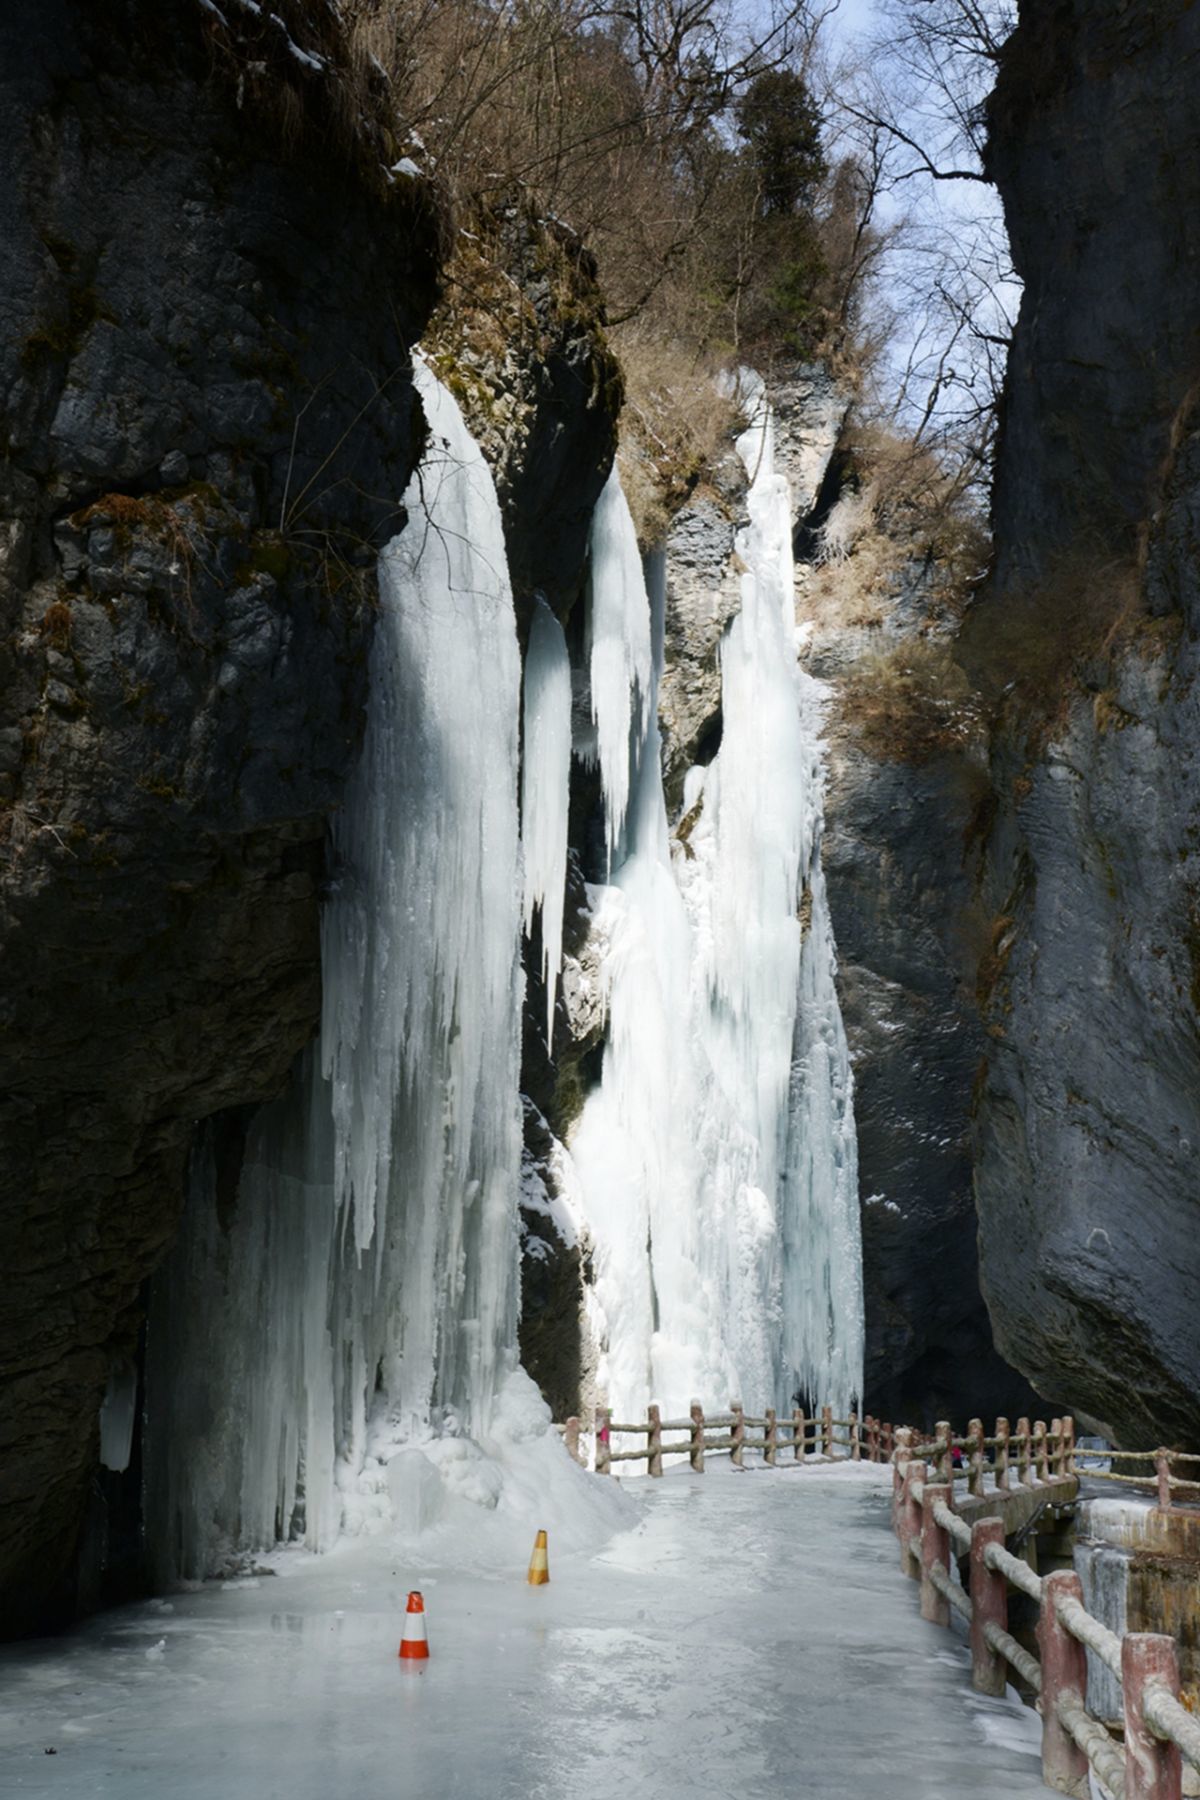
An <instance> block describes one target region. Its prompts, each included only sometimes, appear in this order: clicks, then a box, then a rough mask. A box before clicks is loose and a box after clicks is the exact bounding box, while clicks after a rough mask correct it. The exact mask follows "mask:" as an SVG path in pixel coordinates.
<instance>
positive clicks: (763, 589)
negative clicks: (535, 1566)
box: [571, 384, 862, 1417]
mask: <svg viewBox="0 0 1200 1800" xmlns="http://www.w3.org/2000/svg"><path fill="white" fill-rule="evenodd" d="M747 393H748V399H749V404H750V407H751V409H752V410H753V411H754V413H755V419H754V423H753V424H752V425H751V427H750V429H749V430H748V431H747V432H746V433H745V434H744V436H743V438H742V439H741V440H740V442H739V446H738V447H739V451H740V453H741V455H742V457H743V460H744V462H745V464H746V467H747V470H748V472H749V473H750V475H751V478H752V485H751V491H750V497H749V513H750V523H749V527H748V528H747V529H746V530H745V531H744V532H743V533H741V534H740V536H739V540H738V545H737V550H738V554H739V556H740V558H741V560H742V562H743V564H744V566H745V574H744V575H743V577H742V582H741V609H740V612H739V615H738V617H737V618H736V619H735V620H734V622H733V624H732V625H731V627H730V629H729V632H728V635H727V638H726V641H725V644H724V646H723V651H722V707H723V717H724V730H723V736H722V742H721V748H720V751H719V753H718V755H717V757H716V758H715V759H714V761H713V762H712V763H711V764H710V765H709V766H708V767H707V768H705V769H701V768H697V769H693V770H692V771H691V772H690V774H689V777H688V781H687V788H686V795H685V811H686V812H688V813H690V814H691V815H692V817H693V821H694V823H693V825H692V828H691V830H690V832H689V836H688V842H687V844H686V846H678V847H677V850H676V856H675V860H674V862H673V861H672V855H671V849H670V844H669V839H668V832H667V820H666V812H665V806H664V802H663V793H662V782H661V773H660V746H659V737H658V728H657V721H656V717H655V711H656V708H655V685H656V681H657V676H658V673H659V671H660V667H661V665H660V664H659V663H658V662H657V661H656V664H655V668H654V670H653V674H652V681H651V684H650V705H649V707H648V708H647V713H646V724H645V726H644V728H643V731H642V734H641V736H640V739H639V738H637V737H636V736H635V738H634V741H633V747H632V751H631V755H630V759H629V768H630V773H631V782H632V786H631V790H630V791H631V793H632V803H631V805H630V807H629V816H628V819H627V820H624V821H623V823H622V821H620V820H614V819H613V818H611V817H610V820H609V836H610V842H611V843H613V844H615V845H616V846H617V850H616V855H615V859H614V867H613V872H612V876H611V883H610V885H609V886H608V887H607V888H605V889H603V890H600V891H599V892H598V893H597V894H596V896H595V901H596V906H597V910H598V915H599V916H598V919H597V924H598V926H599V927H600V928H601V930H602V933H603V935H604V936H605V937H606V938H607V940H608V942H609V944H610V946H611V947H610V950H609V953H608V955H607V958H606V966H605V980H606V986H607V1000H608V1009H609V1035H608V1043H607V1047H606V1051H605V1061H604V1070H603V1077H602V1081H601V1084H600V1087H599V1088H598V1089H597V1090H596V1091H595V1092H594V1093H593V1094H592V1095H591V1096H590V1097H589V1099H588V1102H587V1104H586V1106H585V1109H584V1113H583V1116H582V1118H581V1120H580V1121H579V1124H578V1126H577V1128H576V1130H575V1132H574V1134H573V1136H572V1140H571V1149H572V1152H573V1155H574V1157H575V1160H576V1163H577V1165H578V1169H579V1174H580V1177H581V1180H582V1184H583V1190H584V1194H585V1202H586V1209H587V1215H588V1220H589V1225H590V1227H591V1230H592V1233H593V1236H594V1239H595V1255H594V1267H595V1271H596V1298H597V1301H598V1302H599V1306H600V1309H601V1311H602V1314H603V1355H602V1363H601V1369H600V1380H601V1384H602V1385H603V1386H604V1387H605V1388H606V1390H607V1394H608V1398H609V1400H610V1401H611V1403H612V1404H613V1405H614V1406H615V1407H617V1409H618V1410H619V1411H621V1412H622V1413H626V1414H628V1413H629V1412H630V1411H632V1414H633V1416H635V1417H636V1416H639V1414H641V1413H642V1412H644V1407H645V1403H646V1401H647V1400H648V1399H650V1398H651V1397H653V1398H655V1399H658V1400H659V1401H660V1402H661V1403H662V1404H664V1405H665V1406H667V1407H668V1408H670V1409H671V1410H672V1411H677V1410H678V1409H679V1408H681V1407H686V1404H687V1402H688V1401H689V1400H690V1399H692V1398H694V1397H699V1398H701V1399H703V1400H704V1401H705V1402H706V1403H716V1404H724V1403H726V1402H728V1400H729V1399H730V1398H731V1396H732V1395H733V1394H734V1392H735V1390H736V1391H738V1392H741V1393H742V1394H743V1395H744V1396H745V1397H746V1398H747V1400H748V1401H749V1402H750V1403H751V1404H753V1405H762V1404H767V1403H786V1402H787V1400H788V1399H789V1397H790V1395H791V1393H792V1391H793V1390H794V1389H796V1388H797V1387H798V1388H800V1389H801V1390H802V1391H803V1392H804V1393H805V1394H806V1395H812V1396H814V1397H819V1398H820V1399H821V1400H823V1401H824V1400H829V1401H831V1402H832V1403H833V1404H834V1405H835V1406H838V1407H843V1408H844V1407H846V1406H848V1405H849V1404H850V1402H851V1398H852V1396H854V1395H856V1394H857V1393H858V1392H859V1391H860V1389H861V1379H862V1374H861V1371H862V1292H861V1274H860V1262H859V1244H858V1198H857V1173H856V1166H855V1139H854V1123H853V1111H852V1102H851V1086H852V1084H851V1076H850V1066H849V1057H848V1054H847V1048H846V1041H845V1035H844V1032H843V1029H842V1023H841V1017H840V1012H839V1009H838V1004H837V997H836V992H835V987H834V971H835V957H834V946H833V937H832V932H831V929H830V925H829V916H828V908H827V905H826V901H825V890H824V882H823V878H822V875H821V867H820V834H821V818H822V804H823V782H822V769H821V751H820V738H819V730H820V724H819V714H820V708H819V696H820V690H819V688H818V686H817V684H816V683H814V682H812V681H811V680H810V679H809V678H807V677H805V676H802V675H800V674H799V673H798V671H797V669H796V656H795V630H794V599H793V571H792V551H791V498H790V493H789V489H788V484H787V481H786V479H785V478H784V477H783V476H782V475H778V474H776V472H775V467H774V442H773V423H772V420H771V417H770V413H769V410H768V409H767V407H766V405H765V401H764V399H763V394H762V388H761V384H756V385H753V386H750V387H749V388H748V390H747ZM637 571H638V556H637V545H636V542H635V540H634V536H633V530H632V526H629V527H628V529H625V528H624V526H623V524H622V523H621V522H620V521H618V520H617V519H616V518H615V516H614V515H613V514H611V513H610V515H609V518H608V521H607V525H606V529H605V530H604V531H603V532H602V533H597V534H595V536H594V538H593V571H592V592H593V604H594V605H602V606H604V607H605V609H606V616H607V617H608V618H610V619H613V618H615V617H616V616H617V614H618V605H617V604H616V603H615V602H612V601H610V600H607V599H606V595H607V594H608V591H609V589H610V587H611V588H612V589H613V590H615V592H616V593H617V594H618V595H619V596H620V611H621V613H622V615H623V616H626V617H628V616H629V611H630V603H629V600H628V596H629V594H630V592H631V591H632V589H633V587H634V585H635V583H636V581H637ZM651 574H652V580H651V588H652V590H653V599H654V610H655V612H656V613H657V614H659V615H660V616H661V608H662V593H661V569H652V571H651ZM643 593H644V589H643ZM642 604H643V608H644V615H645V616H649V614H650V611H651V607H650V603H649V600H647V599H643V603H642ZM655 637H656V650H657V651H658V652H659V654H661V651H660V649H659V646H660V645H661V624H659V629H658V631H657V632H656V633H655ZM634 641H635V642H636V643H641V642H642V641H643V627H642V625H641V623H640V621H639V623H638V625H637V626H636V630H635V635H634ZM618 660H619V659H618V658H617V657H616V655H615V654H614V656H613V658H612V665H613V666H614V667H615V666H617V664H618ZM626 660H627V662H628V663H632V662H633V660H634V653H633V652H630V654H629V656H628V657H627V659H626ZM606 704H609V705H611V701H608V702H606ZM605 792H606V795H607V794H608V793H610V792H612V793H614V794H616V795H617V796H618V797H619V796H620V794H621V792H622V789H621V784H620V783H619V782H617V781H615V780H614V781H611V782H610V781H609V780H608V779H607V778H606V780H605Z"/></svg>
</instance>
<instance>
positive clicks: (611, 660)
mask: <svg viewBox="0 0 1200 1800" xmlns="http://www.w3.org/2000/svg"><path fill="white" fill-rule="evenodd" d="M591 556H592V571H593V577H592V588H591V598H590V605H589V608H588V638H589V652H590V654H589V662H590V675H591V688H592V719H593V721H594V723H595V727H596V746H595V754H596V758H597V760H598V761H599V764H600V780H601V785H602V786H603V789H604V818H605V830H606V833H607V839H608V854H609V858H610V860H611V857H612V854H613V848H614V846H615V844H616V842H617V839H618V838H619V836H620V834H621V828H622V826H623V825H624V823H625V812H626V808H627V807H628V805H629V781H630V767H631V763H632V762H633V761H635V760H636V758H637V756H638V754H639V750H640V746H641V743H642V739H643V738H644V736H645V731H646V721H647V718H648V716H649V711H650V709H649V704H648V702H649V695H650V681H651V666H650V665H651V653H650V611H649V607H648V606H647V604H646V584H645V579H644V577H643V575H642V567H641V560H640V558H639V556H638V549H637V535H636V533H635V531H634V528H633V520H632V519H631V517H630V515H629V506H628V504H627V502H626V499H625V494H624V490H623V489H622V487H621V477H620V475H619V473H618V471H617V466H616V464H615V463H614V464H613V468H612V473H611V474H610V475H609V478H608V481H607V482H606V483H605V486H604V490H603V492H602V493H601V495H600V498H599V500H598V501H597V502H596V510H595V513H594V514H593V517H592V533H591Z"/></svg>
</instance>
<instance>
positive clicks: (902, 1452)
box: [889, 1425, 912, 1537]
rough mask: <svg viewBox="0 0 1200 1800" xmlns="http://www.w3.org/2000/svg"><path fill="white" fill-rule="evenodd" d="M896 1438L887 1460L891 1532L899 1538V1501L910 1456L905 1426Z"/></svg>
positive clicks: (907, 1433) (910, 1435) (909, 1437)
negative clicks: (897, 1441)
mask: <svg viewBox="0 0 1200 1800" xmlns="http://www.w3.org/2000/svg"><path fill="white" fill-rule="evenodd" d="M896 1436H897V1437H898V1438H899V1440H900V1441H899V1443H898V1444H897V1445H896V1448H895V1450H894V1451H893V1452H892V1455H891V1457H890V1459H889V1460H890V1462H891V1465H892V1530H893V1531H894V1532H895V1534H896V1536H897V1537H899V1536H900V1501H901V1497H902V1495H903V1493H904V1470H905V1466H906V1465H907V1463H908V1460H909V1458H910V1457H911V1455H912V1448H911V1444H912V1432H911V1431H910V1430H909V1429H908V1427H907V1426H904V1425H902V1426H901V1427H900V1429H899V1431H898V1432H897V1433H896Z"/></svg>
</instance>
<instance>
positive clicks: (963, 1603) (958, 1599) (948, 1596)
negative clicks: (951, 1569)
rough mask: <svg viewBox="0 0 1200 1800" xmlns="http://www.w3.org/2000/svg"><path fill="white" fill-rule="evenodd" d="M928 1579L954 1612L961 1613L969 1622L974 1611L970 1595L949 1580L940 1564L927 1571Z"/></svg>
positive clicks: (936, 1563) (937, 1563)
mask: <svg viewBox="0 0 1200 1800" xmlns="http://www.w3.org/2000/svg"><path fill="white" fill-rule="evenodd" d="M929 1579H930V1581H932V1583H933V1585H934V1587H935V1588H936V1589H937V1591H938V1593H939V1594H940V1595H941V1596H942V1598H943V1599H944V1600H946V1601H947V1602H948V1603H949V1604H950V1605H951V1606H952V1607H953V1608H954V1610H955V1612H957V1613H961V1614H962V1616H963V1618H964V1619H968V1620H969V1619H970V1617H971V1615H972V1613H973V1612H974V1610H975V1608H974V1607H973V1606H972V1605H971V1596H970V1594H966V1593H964V1592H963V1590H962V1588H960V1587H959V1585H958V1583H957V1582H956V1581H952V1580H951V1578H950V1576H949V1574H948V1573H947V1571H946V1570H945V1569H944V1568H943V1567H942V1565H941V1563H939V1562H935V1563H934V1565H933V1567H932V1568H931V1569H930V1571H929Z"/></svg>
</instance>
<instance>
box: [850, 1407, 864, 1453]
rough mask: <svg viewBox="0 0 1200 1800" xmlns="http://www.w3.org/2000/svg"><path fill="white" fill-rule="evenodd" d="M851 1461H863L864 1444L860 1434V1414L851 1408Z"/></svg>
mask: <svg viewBox="0 0 1200 1800" xmlns="http://www.w3.org/2000/svg"><path fill="white" fill-rule="evenodd" d="M850 1461H851V1462H861V1461H862V1442H861V1439H860V1437H859V1432H858V1414H857V1413H856V1412H855V1411H854V1410H853V1408H851V1411H850Z"/></svg>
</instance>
